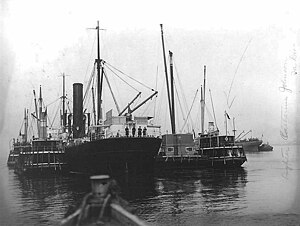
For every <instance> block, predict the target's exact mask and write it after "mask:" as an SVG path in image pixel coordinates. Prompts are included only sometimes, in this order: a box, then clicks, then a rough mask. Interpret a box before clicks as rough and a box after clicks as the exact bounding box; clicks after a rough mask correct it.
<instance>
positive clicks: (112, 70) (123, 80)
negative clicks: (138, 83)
mask: <svg viewBox="0 0 300 226" xmlns="http://www.w3.org/2000/svg"><path fill="white" fill-rule="evenodd" d="M106 67H107V68H108V69H109V70H110V71H111V72H112V73H113V74H114V75H116V76H117V77H118V78H119V79H121V80H122V81H123V82H125V83H126V84H127V85H128V86H130V87H131V88H132V89H134V90H135V91H137V92H140V91H139V90H137V89H136V88H134V87H133V86H132V85H130V84H129V83H128V82H126V81H125V80H124V79H123V78H121V77H120V76H119V75H117V74H116V73H115V72H114V71H113V70H112V69H111V68H110V67H109V66H107V65H106Z"/></svg>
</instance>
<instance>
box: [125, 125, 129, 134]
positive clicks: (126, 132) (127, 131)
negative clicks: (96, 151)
mask: <svg viewBox="0 0 300 226" xmlns="http://www.w3.org/2000/svg"><path fill="white" fill-rule="evenodd" d="M125 134H126V137H128V136H129V129H128V126H126V128H125Z"/></svg>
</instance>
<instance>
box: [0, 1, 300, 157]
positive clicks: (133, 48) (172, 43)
mask: <svg viewBox="0 0 300 226" xmlns="http://www.w3.org/2000/svg"><path fill="white" fill-rule="evenodd" d="M295 2H296V1H294V2H293V1H280V2H279V3H274V2H272V3H271V4H270V2H269V1H266V2H264V1H246V2H245V1H205V2H201V1H32V0H28V1H16V0H10V1H2V2H1V10H2V12H1V17H2V18H1V19H2V20H1V31H2V32H1V46H0V48H1V83H0V86H1V87H0V92H1V94H0V101H1V109H0V115H1V120H0V128H1V143H2V150H1V151H2V152H5V153H7V152H8V150H6V147H7V146H8V142H9V140H10V139H11V138H12V137H15V136H17V135H18V133H19V130H20V126H21V124H22V120H23V111H24V108H25V107H26V108H30V107H32V98H33V95H32V90H33V89H36V90H37V89H38V87H39V85H42V87H43V90H44V96H45V101H46V102H47V101H48V103H49V102H51V101H53V100H55V99H56V98H58V97H59V95H61V77H59V76H60V75H61V74H62V73H66V74H67V75H70V76H68V77H67V92H68V93H69V94H71V93H72V90H71V88H72V84H73V83H75V82H81V83H84V82H85V81H86V80H87V79H88V76H89V75H90V73H91V65H92V63H93V61H94V58H95V53H94V52H93V50H95V45H93V43H94V40H95V32H94V31H92V30H87V29H86V28H89V27H95V26H96V22H97V20H99V21H100V26H101V27H103V28H105V29H106V30H105V31H102V32H101V45H102V47H101V55H102V57H103V59H104V60H106V61H107V62H110V63H111V64H112V65H114V66H117V67H118V68H119V69H121V70H122V71H124V72H125V73H127V74H129V75H132V76H134V77H135V78H137V79H139V80H140V81H143V82H144V83H145V84H147V85H148V86H151V87H153V88H155V84H156V77H157V76H158V78H159V79H158V80H157V81H158V87H157V89H158V90H159V91H161V90H162V89H161V88H160V87H162V86H163V81H164V71H163V70H164V69H163V61H162V50H161V36H160V27H159V24H160V23H162V24H164V32H165V41H166V50H167V51H168V50H171V51H172V52H173V53H174V61H175V66H176V70H177V71H176V76H178V77H179V78H180V81H181V85H182V87H183V89H184V93H185V97H186V99H187V104H188V108H189V107H190V106H191V104H192V100H193V98H194V95H195V92H196V90H197V89H199V87H200V83H202V79H203V66H204V65H206V66H207V79H208V81H207V87H208V88H210V89H211V92H212V97H213V102H214V103H213V104H214V107H215V112H216V117H217V124H218V127H219V129H220V130H221V131H223V132H224V123H223V122H224V117H223V115H224V111H225V110H226V111H228V113H229V114H230V116H231V117H235V120H236V127H237V130H238V133H239V132H241V131H243V130H245V131H248V130H252V131H253V132H252V135H253V136H257V137H261V135H262V134H264V140H265V141H269V142H271V143H272V142H273V143H284V142H286V140H284V139H283V138H282V135H283V136H285V135H287V138H288V139H287V141H295V140H296V132H295V131H296V129H295V128H296V126H295V125H296V119H297V118H296V112H297V105H296V102H297V101H296V99H297V95H299V89H298V87H297V86H298V84H299V70H300V68H299V57H298V54H299V52H300V49H299V46H300V41H299V40H300V39H299V27H300V25H299V23H300V22H299V21H300V20H299V18H298V17H297V15H298V14H297V12H296V9H297V5H295ZM93 46H94V49H93ZM157 71H158V73H157ZM296 72H297V73H298V75H296ZM176 85H177V86H179V83H178V82H177V84H176ZM230 87H231V89H230ZM280 87H283V88H284V89H280ZM229 90H230V91H229ZM289 90H291V91H289ZM229 92H230V95H229V102H231V101H232V100H233V98H234V102H233V104H232V106H231V108H230V109H229V107H228V105H227V104H226V102H227V101H226V100H227V98H226V95H228V93H229ZM225 93H226V95H225ZM120 95H122V94H120ZM160 95H161V96H165V93H164V92H161V93H160ZM144 97H146V96H144ZM158 98H159V96H158ZM207 98H209V92H208V90H207ZM159 101H160V100H157V102H158V103H162V102H159ZM286 101H287V102H286ZM285 102H286V103H287V105H286V103H285ZM125 104H126V102H125ZM207 105H208V108H211V103H210V102H209V101H208V103H207ZM163 106H165V105H163ZM286 106H287V107H286ZM106 110H109V106H107V109H106ZM210 111H211V114H212V110H210ZM161 113H163V114H162V115H165V117H167V116H168V114H166V113H165V109H163V107H162V108H161ZM196 114H197V107H195V108H194V109H193V111H192V117H193V118H194V119H193V121H194V122H196V121H197V120H196V118H197V117H196ZM157 118H159V119H160V120H157V123H160V124H161V125H162V129H163V130H162V132H164V131H165V130H170V129H169V124H167V123H166V121H167V120H168V118H163V116H160V115H157ZM207 118H208V119H209V120H213V118H212V117H211V116H209V114H208V116H207ZM284 119H287V121H288V123H287V125H285V124H284ZM177 120H178V124H179V126H178V127H181V126H182V124H183V119H182V118H180V117H179V118H178V119H177ZM231 123H232V122H231ZM198 127H199V126H195V128H198ZM231 129H232V128H231ZM280 131H281V132H283V133H284V134H281V135H280ZM285 133H287V134H285ZM6 144H7V145H6Z"/></svg>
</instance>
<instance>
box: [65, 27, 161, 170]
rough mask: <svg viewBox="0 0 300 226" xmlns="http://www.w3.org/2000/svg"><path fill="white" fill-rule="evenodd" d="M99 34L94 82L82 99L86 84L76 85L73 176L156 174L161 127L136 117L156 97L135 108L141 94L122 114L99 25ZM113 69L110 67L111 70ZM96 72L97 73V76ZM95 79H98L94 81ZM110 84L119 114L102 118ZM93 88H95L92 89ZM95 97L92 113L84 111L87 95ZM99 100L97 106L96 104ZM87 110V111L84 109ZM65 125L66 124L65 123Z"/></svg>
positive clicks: (70, 155)
mask: <svg viewBox="0 0 300 226" xmlns="http://www.w3.org/2000/svg"><path fill="white" fill-rule="evenodd" d="M95 29H96V31H97V40H98V48H97V50H98V51H97V58H96V60H95V64H94V69H93V72H95V73H92V77H93V78H92V79H90V81H95V83H96V84H91V83H89V84H88V85H87V87H86V90H85V95H83V84H81V83H74V84H73V113H72V114H69V115H68V116H66V115H64V117H68V125H69V129H68V131H69V132H68V135H67V136H68V140H67V143H66V145H65V146H64V148H65V160H66V163H67V164H68V168H69V170H70V172H71V173H80V174H87V175H93V174H110V175H114V174H117V173H119V172H120V173H121V172H137V173H139V172H147V171H153V167H154V160H155V159H154V157H155V156H156V154H157V153H158V150H159V147H160V144H161V140H162V139H161V134H160V126H157V125H154V124H153V123H152V121H151V119H152V117H151V116H138V117H137V116H134V115H133V112H134V111H136V110H137V109H139V108H140V107H141V106H143V105H144V104H145V103H146V102H148V101H149V100H151V99H152V98H153V97H154V96H156V95H157V91H155V90H153V89H151V92H153V93H152V94H151V95H150V96H149V97H148V98H146V99H145V100H144V101H142V102H140V103H138V104H137V106H134V107H132V106H133V103H134V102H135V101H136V99H137V98H138V97H140V95H141V92H138V94H137V95H136V96H135V97H134V98H133V100H132V101H130V102H129V103H128V105H127V106H126V107H125V108H124V109H123V110H122V111H121V110H120V108H119V107H118V105H117V104H116V103H117V101H116V100H115V96H114V95H113V91H112V89H111V86H110V83H109V80H108V76H107V74H106V68H107V67H108V63H107V62H105V61H104V60H103V59H100V47H99V46H100V44H99V30H100V29H99V22H98V24H97V27H96V28H95ZM112 68H113V67H112V66H111V65H110V67H109V69H110V70H111V69H112ZM96 72H97V73H96ZM95 77H96V79H94V78H95ZM104 78H105V81H106V83H107V86H108V88H109V89H110V91H111V94H112V97H113V99H114V102H115V105H116V108H117V111H118V114H117V115H113V110H109V111H107V113H106V118H105V119H104V118H103V116H102V90H103V80H104ZM94 86H95V87H96V88H95V89H96V95H95V96H94ZM90 87H92V88H90ZM88 91H91V95H92V98H90V99H92V102H93V103H92V106H93V109H92V112H89V113H88V112H87V111H86V110H84V109H83V105H84V104H83V103H84V102H85V101H86V96H87V92H88ZM95 99H97V103H96V101H95ZM85 109H86V108H85ZM64 121H67V120H66V119H65V120H64ZM92 121H93V122H92Z"/></svg>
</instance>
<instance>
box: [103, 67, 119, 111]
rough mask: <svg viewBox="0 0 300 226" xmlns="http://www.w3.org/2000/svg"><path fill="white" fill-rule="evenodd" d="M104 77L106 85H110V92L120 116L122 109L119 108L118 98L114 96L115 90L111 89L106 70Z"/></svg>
mask: <svg viewBox="0 0 300 226" xmlns="http://www.w3.org/2000/svg"><path fill="white" fill-rule="evenodd" d="M103 70H104V68H103ZM104 76H105V79H106V83H107V85H108V88H109V90H110V92H111V95H112V97H113V100H114V102H115V105H116V108H117V111H118V114H120V108H119V105H118V102H117V100H116V97H115V95H114V92H113V90H112V88H111V86H110V83H109V80H108V78H107V75H106V71H105V70H104Z"/></svg>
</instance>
